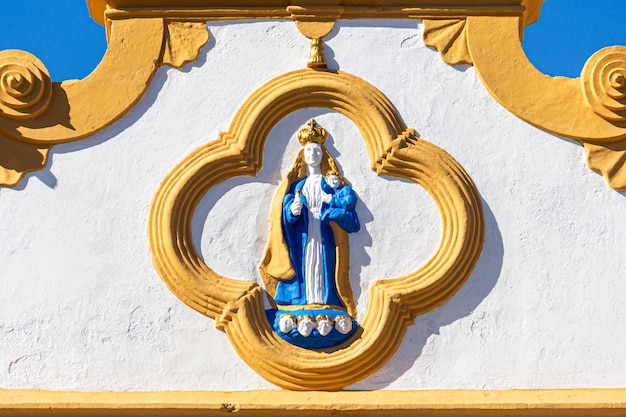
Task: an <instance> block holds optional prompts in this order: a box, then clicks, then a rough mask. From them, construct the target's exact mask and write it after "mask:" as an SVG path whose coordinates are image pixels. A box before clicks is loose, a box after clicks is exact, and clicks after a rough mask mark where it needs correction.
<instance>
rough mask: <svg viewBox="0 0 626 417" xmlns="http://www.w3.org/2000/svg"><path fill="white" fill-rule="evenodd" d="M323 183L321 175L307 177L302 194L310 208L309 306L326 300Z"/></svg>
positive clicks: (307, 252)
mask: <svg viewBox="0 0 626 417" xmlns="http://www.w3.org/2000/svg"><path fill="white" fill-rule="evenodd" d="M321 181H322V176H321V175H311V176H309V177H307V179H306V181H305V182H304V186H303V187H302V194H303V195H304V198H305V199H306V202H307V206H308V207H309V226H308V230H307V241H306V247H305V249H304V277H305V285H306V301H307V303H308V304H323V303H324V300H325V299H326V288H324V257H323V256H322V229H321V227H320V226H321V223H320V209H321V208H322V202H323V197H324V195H325V194H326V193H324V191H322V183H321Z"/></svg>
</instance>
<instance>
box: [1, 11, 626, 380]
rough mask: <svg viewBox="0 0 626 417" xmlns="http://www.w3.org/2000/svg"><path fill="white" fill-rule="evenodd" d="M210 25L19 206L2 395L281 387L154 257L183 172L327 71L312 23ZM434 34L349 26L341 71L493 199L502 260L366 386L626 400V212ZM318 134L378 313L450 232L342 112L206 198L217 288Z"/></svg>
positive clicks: (237, 270)
mask: <svg viewBox="0 0 626 417" xmlns="http://www.w3.org/2000/svg"><path fill="white" fill-rule="evenodd" d="M379 25H380V26H379ZM209 30H210V32H211V41H210V43H209V45H207V46H206V47H205V48H204V49H203V50H202V52H201V56H200V59H199V60H198V61H197V62H195V63H193V64H190V65H188V66H186V67H185V68H184V69H183V70H182V71H181V70H176V69H172V68H161V69H160V70H159V71H158V73H157V75H156V77H155V78H154V81H153V82H152V84H151V86H150V88H149V90H148V92H147V93H146V95H145V96H144V97H143V98H142V99H141V101H140V102H139V104H138V105H137V106H136V107H135V108H134V109H133V110H132V111H131V112H130V113H129V114H128V115H126V116H125V117H123V118H122V119H121V120H120V121H118V122H117V123H115V124H113V125H112V126H110V127H109V128H107V129H105V130H104V131H102V132H100V133H99V134H97V135H95V136H93V137H91V138H88V139H86V140H83V141H80V142H76V143H72V144H68V145H62V146H57V147H55V148H54V150H53V153H52V156H51V158H50V160H51V162H50V163H49V165H48V167H47V168H46V169H45V170H44V171H41V172H37V173H34V174H32V175H29V176H28V177H27V180H26V181H25V182H24V183H23V184H22V185H21V186H19V187H17V188H16V189H6V188H5V189H1V190H0V218H1V219H3V221H1V222H0V288H1V289H0V388H40V389H56V390H250V389H273V388H275V387H274V386H273V385H271V384H269V383H268V382H266V381H264V380H263V379H262V378H260V377H259V376H258V375H257V374H256V373H255V372H254V371H252V370H251V369H249V368H248V366H247V365H246V364H245V363H244V362H243V361H242V360H241V359H240V358H239V357H238V356H237V355H236V353H235V352H234V351H233V349H232V348H231V346H230V344H229V342H228V340H227V339H226V336H225V335H224V333H223V332H221V331H218V330H216V329H215V326H214V322H213V320H211V319H209V318H206V317H204V316H202V315H200V314H198V313H196V312H194V311H192V310H191V309H190V308H188V307H187V306H185V305H184V304H183V303H182V302H180V301H179V300H178V299H177V298H176V297H175V296H174V295H173V294H172V293H171V292H170V291H169V290H168V289H167V288H166V287H165V285H164V284H163V283H162V281H161V279H160V278H159V276H158V275H157V273H156V272H155V270H154V268H153V266H152V261H151V255H150V251H149V249H148V241H147V231H146V228H147V226H146V221H147V216H148V210H149V207H150V202H151V200H152V197H153V195H154V193H155V191H156V189H157V187H158V185H159V183H160V181H161V180H162V179H163V178H164V176H165V175H166V174H167V173H168V172H169V171H170V170H171V169H172V168H173V167H174V166H175V165H176V164H177V163H178V162H179V161H181V160H182V159H183V158H184V157H185V156H186V155H187V154H189V153H190V152H191V151H192V150H193V149H195V148H196V147H198V146H200V145H201V144H203V143H206V142H208V141H211V140H214V139H216V138H217V135H218V133H219V132H220V131H225V130H227V129H228V126H229V124H230V122H231V120H232V117H233V115H234V114H235V112H236V111H237V109H238V107H239V106H240V105H241V103H242V102H243V101H244V100H245V99H246V98H247V97H248V96H249V95H250V94H251V93H252V92H253V91H254V90H255V89H257V88H258V87H260V86H261V85H262V84H263V83H265V82H266V81H268V80H269V79H271V78H273V77H275V76H277V75H279V74H281V73H283V72H286V71H290V70H294V69H300V68H302V67H304V65H305V63H306V58H307V53H308V41H307V40H306V39H305V38H304V37H303V36H301V35H300V34H299V32H297V30H296V28H295V25H294V24H293V23H291V22H242V23H235V24H229V23H210V24H209ZM421 30H422V27H421V24H419V23H416V22H414V21H391V22H369V21H367V22H362V21H350V22H340V23H339V24H338V26H337V28H336V29H335V31H334V32H333V34H332V35H331V37H330V38H329V39H328V41H327V46H328V48H327V59H328V61H329V63H330V66H331V67H332V68H339V69H341V70H342V71H347V72H350V73H352V74H355V75H357V76H359V77H361V78H364V79H365V80H367V81H368V82H370V83H372V84H373V85H375V86H376V87H378V88H379V89H380V90H382V91H383V92H384V93H385V94H386V95H387V96H388V97H389V98H390V99H391V100H392V102H393V103H394V104H395V106H396V107H397V109H398V110H399V112H400V114H401V115H402V117H403V118H404V120H405V122H406V124H407V125H408V126H410V127H414V128H415V129H416V130H417V132H419V134H420V136H422V137H423V138H425V139H427V140H429V141H431V142H433V143H435V144H437V145H438V146H440V147H442V148H444V149H446V150H447V151H448V152H449V153H450V154H451V155H452V156H453V157H454V158H456V159H457V160H458V161H459V162H460V163H461V164H462V165H463V166H464V167H465V169H466V170H467V172H468V173H469V174H470V176H471V177H472V179H473V180H474V182H475V184H476V187H477V188H478V190H479V192H480V194H481V196H482V198H483V204H484V206H483V207H484V214H485V221H486V236H485V244H484V249H483V253H482V256H481V258H480V260H479V262H478V264H477V266H476V268H475V271H474V273H473V274H472V276H471V277H470V279H469V280H468V282H467V283H466V284H465V286H464V287H463V288H462V289H461V291H460V292H459V293H457V294H456V295H455V296H454V297H453V298H452V299H451V300H450V301H448V302H447V303H446V304H444V305H443V306H441V307H439V308H437V309H436V310H434V311H432V312H430V313H428V314H426V315H423V316H420V317H418V318H417V320H416V321H415V325H414V326H411V327H410V328H409V329H408V332H407V334H406V336H405V338H404V342H403V344H402V346H401V348H400V350H399V351H398V352H397V354H396V355H395V356H394V357H393V358H392V359H391V360H390V361H389V362H388V364H387V365H386V366H385V367H384V368H382V369H381V370H380V371H379V372H378V373H376V374H375V375H373V376H371V377H369V378H368V379H365V380H363V381H362V382H359V383H357V384H356V385H354V386H352V387H350V388H351V389H365V390H367V389H440V388H442V389H508V388H578V387H624V386H626V372H624V365H623V364H624V363H626V349H623V346H622V342H621V338H622V337H621V336H622V335H623V334H625V333H626V308H625V307H624V305H625V303H624V298H625V297H626V295H625V294H626V279H624V278H625V275H626V274H625V272H624V271H625V270H626V262H625V261H624V255H623V248H624V247H626V222H624V221H623V214H624V213H625V212H626V199H625V198H624V195H623V194H620V193H618V192H615V191H613V190H612V189H610V188H609V187H608V186H607V185H606V184H605V182H604V181H603V179H602V178H601V176H599V175H597V174H594V173H592V172H591V171H589V170H588V169H587V168H586V167H585V165H584V152H583V149H582V147H580V146H579V145H577V144H576V143H574V142H571V141H568V140H564V139H561V138H558V137H555V136H553V135H550V134H547V133H544V132H542V131H540V130H538V129H535V128H533V127H531V126H529V125H527V124H525V123H524V122H522V121H521V120H519V119H517V118H515V117H514V116H512V115H511V114H509V113H508V112H507V111H506V110H504V109H503V108H502V107H500V106H499V105H498V104H497V103H496V102H495V101H494V100H493V99H492V98H491V96H490V95H489V94H488V93H487V91H486V90H485V88H484V87H483V86H482V84H481V83H480V81H479V80H478V79H477V77H476V74H475V72H474V70H473V68H471V67H467V66H463V67H457V68H452V67H450V66H447V65H446V64H444V63H443V62H442V61H441V60H440V58H439V56H438V54H437V53H436V52H435V51H433V50H431V49H429V48H426V47H425V46H424V45H423V43H422V41H421ZM310 117H315V118H316V119H317V120H318V121H319V122H320V124H322V125H323V126H324V127H325V128H326V129H327V130H328V131H329V132H330V134H331V135H332V138H331V139H330V140H329V149H330V150H331V152H332V153H333V154H334V155H335V156H336V157H337V159H338V161H339V163H340V164H341V167H342V168H343V170H344V173H345V175H346V177H347V178H348V179H349V180H350V181H351V182H352V184H353V186H354V189H355V190H356V191H357V193H358V194H359V196H360V198H361V200H362V203H360V205H359V207H358V210H359V216H360V218H361V220H362V223H363V225H364V228H363V230H362V231H361V232H359V233H358V234H355V235H353V236H351V279H352V283H353V288H354V291H355V297H356V298H357V299H358V303H359V305H358V308H359V311H360V312H363V311H364V310H365V308H366V304H367V287H368V285H369V283H370V282H372V281H373V280H375V279H379V278H383V277H386V276H396V275H399V274H402V273H406V272H409V271H412V270H414V269H416V268H417V267H419V266H420V265H421V264H422V263H423V262H425V261H426V260H427V259H428V257H429V256H430V255H431V254H432V252H433V251H434V249H435V248H436V247H437V245H438V243H439V242H438V240H439V236H440V223H441V221H440V218H439V214H438V212H437V209H436V207H435V205H434V203H433V202H432V200H431V199H430V197H429V196H428V195H427V194H426V193H425V192H424V191H423V190H422V189H421V188H420V187H418V186H416V185H413V184H410V183H408V182H404V181H398V180H394V179H391V178H377V177H376V176H375V175H374V173H373V172H371V171H369V170H368V168H367V166H368V163H367V160H366V150H365V145H364V143H363V141H362V139H361V138H360V135H359V132H358V130H357V129H356V127H355V125H354V124H353V123H352V122H351V121H350V120H349V119H347V118H346V117H344V116H342V115H340V114H336V113H332V112H328V111H326V110H323V109H308V110H305V111H300V112H297V113H294V114H292V115H291V116H289V117H287V118H286V119H285V120H283V121H282V122H281V123H280V124H279V125H277V126H276V127H275V129H274V131H273V132H272V134H271V136H270V138H269V139H268V143H267V147H266V149H265V158H264V160H265V162H266V166H265V167H264V169H263V171H262V172H261V173H260V175H259V177H258V178H249V177H241V178H237V179H233V180H230V181H227V182H225V183H223V184H221V185H220V186H219V187H217V188H216V189H214V190H213V191H212V192H211V193H209V194H208V195H207V196H206V197H205V199H204V200H203V202H202V203H201V205H200V207H199V208H198V210H197V212H196V216H195V219H194V233H195V240H196V244H197V245H198V247H199V248H200V251H201V252H202V254H203V256H204V258H205V260H206V262H207V263H208V264H209V265H210V266H211V267H212V268H214V269H215V270H216V271H217V272H219V273H221V274H223V275H226V276H230V277H232V278H239V279H257V280H258V272H257V268H258V264H259V261H260V258H261V256H262V252H263V248H264V245H265V242H266V239H267V232H268V230H267V217H268V213H269V205H270V202H271V198H272V196H273V193H274V190H275V187H276V186H277V184H278V182H279V180H280V178H281V174H283V173H284V172H285V171H286V170H287V169H288V167H289V166H290V164H291V162H292V160H293V157H294V155H295V152H296V151H297V149H298V146H299V145H298V144H297V143H296V141H295V140H294V138H293V135H294V133H295V132H296V131H297V129H299V128H300V126H301V125H302V124H304V123H305V122H306V121H307V120H308V119H309V118H310Z"/></svg>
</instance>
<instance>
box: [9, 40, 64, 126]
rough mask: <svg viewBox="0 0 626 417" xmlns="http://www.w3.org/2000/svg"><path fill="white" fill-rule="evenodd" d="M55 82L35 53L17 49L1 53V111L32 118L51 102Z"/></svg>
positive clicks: (18, 117) (14, 115)
mask: <svg viewBox="0 0 626 417" xmlns="http://www.w3.org/2000/svg"><path fill="white" fill-rule="evenodd" d="M51 97H52V82H51V81H50V74H48V70H47V69H46V67H45V66H44V65H43V64H42V63H41V61H40V60H39V59H37V57H35V56H34V55H32V54H30V53H28V52H25V51H18V50H7V51H2V52H0V114H2V116H4V117H9V118H11V119H32V118H34V117H37V116H39V115H40V114H41V113H43V112H44V111H45V110H46V109H47V108H48V106H49V105H50V100H51Z"/></svg>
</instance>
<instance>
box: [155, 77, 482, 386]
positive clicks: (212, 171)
mask: <svg viewBox="0 0 626 417" xmlns="http://www.w3.org/2000/svg"><path fill="white" fill-rule="evenodd" d="M309 107H320V108H328V109H331V110H334V111H337V112H341V113H343V114H344V115H346V116H347V117H348V118H350V119H351V120H353V121H354V123H355V124H356V125H357V127H358V128H359V130H360V132H361V134H362V136H363V139H364V141H365V144H366V146H367V149H368V153H369V159H370V167H371V168H372V169H373V170H375V171H376V172H377V173H378V175H389V176H396V177H401V178H405V179H408V180H411V181H413V182H415V183H416V184H419V185H421V186H422V187H423V188H424V189H425V190H426V191H428V192H429V193H430V194H431V196H432V198H433V199H434V200H435V202H436V203H437V205H438V207H439V210H440V213H441V216H442V218H443V219H444V221H443V231H442V237H441V242H440V245H439V248H438V250H437V251H436V253H435V255H433V257H432V258H431V259H430V260H429V261H428V262H427V263H426V264H425V265H424V266H423V267H422V268H420V269H419V270H418V271H416V272H414V273H412V274H409V275H406V276H403V277H398V278H388V279H383V280H379V281H376V282H375V283H374V284H372V285H371V287H370V295H369V304H368V308H367V312H366V314H365V317H364V318H363V319H362V320H361V322H360V324H361V328H360V329H359V331H357V332H356V334H355V336H354V337H353V338H352V339H351V340H349V341H348V342H346V343H345V344H344V345H342V346H339V347H337V348H333V349H327V350H324V351H315V350H306V349H302V348H298V347H295V346H293V345H291V344H289V343H287V342H285V341H283V340H282V339H281V338H280V337H279V336H278V335H276V333H274V332H273V330H272V329H271V327H270V324H269V322H268V320H267V318H266V314H265V307H264V297H265V291H264V290H263V289H262V288H261V287H260V286H258V285H257V284H256V283H254V282H252V281H240V280H237V279H232V278H227V277H224V276H221V275H219V274H218V273H216V272H215V271H213V270H211V269H210V268H209V267H208V266H207V265H206V264H205V263H204V262H203V261H202V260H201V259H200V257H199V256H198V254H197V251H196V249H195V247H194V243H193V239H192V235H191V222H192V218H193V213H194V210H195V208H196V206H197V205H198V203H199V202H200V200H201V198H202V197H203V196H204V195H205V194H206V193H207V192H208V191H209V190H210V189H211V188H212V187H214V186H216V185H217V184H219V183H220V182H222V181H224V180H226V179H228V178H232V177H235V176H240V175H252V176H254V175H256V174H257V172H259V170H260V169H261V167H262V159H261V158H262V155H263V147H264V144H265V140H266V138H267V136H268V135H269V133H270V131H271V129H272V128H273V127H274V126H275V125H276V124H277V123H278V122H279V121H280V120H281V119H283V118H284V117H285V116H287V115H288V114H290V113H292V112H294V111H297V110H299V109H303V108H309ZM148 228H149V230H148V232H149V240H150V249H151V251H152V256H153V262H154V265H155V267H156V269H157V271H158V272H159V274H160V276H161V278H162V279H163V280H164V282H165V283H166V284H167V285H168V287H169V288H170V290H171V291H172V292H174V294H176V295H177V296H178V297H179V298H180V299H181V300H182V301H184V302H185V303H186V304H188V305H189V306H190V307H192V308H194V309H196V310H197V311H199V312H200V313H202V314H205V315H207V316H209V317H211V318H213V319H215V320H216V325H217V327H218V328H222V329H224V330H225V331H226V334H227V336H228V338H229V339H230V341H231V344H232V345H233V347H234V349H235V350H236V351H237V353H238V354H239V355H240V356H241V357H242V358H243V359H244V360H245V361H246V362H247V363H248V365H250V367H252V368H253V369H254V370H255V371H256V372H258V373H259V374H260V375H261V376H263V377H264V378H266V379H267V380H268V381H270V382H272V383H274V384H276V385H279V386H281V387H284V388H288V389H293V390H336V389H341V388H343V387H345V386H347V385H350V384H352V383H355V382H357V381H359V380H361V379H363V378H365V377H366V376H368V375H370V374H371V373H373V372H375V371H376V370H377V369H379V368H380V367H381V366H382V365H383V364H384V363H385V362H386V361H387V360H388V359H389V358H390V357H391V356H392V355H393V354H394V353H395V351H396V350H397V348H398V346H399V345H400V342H401V341H402V338H403V336H404V333H405V330H406V328H407V326H409V325H411V324H412V323H413V320H414V318H415V317H416V316H417V315H419V314H423V313H425V312H427V311H429V310H431V309H433V308H435V307H437V306H438V305H440V304H441V303H443V302H444V301H446V300H447V299H448V298H449V297H451V296H452V295H453V294H454V293H455V292H456V291H457V290H458V289H459V288H460V287H461V285H462V284H463V283H464V282H465V280H466V279H467V278H468V277H469V275H470V273H471V271H472V269H473V267H474V265H475V263H476V262H477V260H478V257H479V255H480V251H481V248H482V243H483V238H484V221H483V216H482V207H481V202H480V198H479V196H478V193H477V191H476V189H475V188H474V185H473V184H472V181H471V179H470V178H469V176H468V175H467V174H466V173H465V171H464V170H463V168H462V167H461V166H460V165H459V164H458V163H457V162H456V161H455V160H454V159H453V158H452V157H451V156H450V155H448V154H447V153H446V152H445V151H443V150H442V149H440V148H438V147H436V146H435V145H433V144H431V143H429V142H427V141H425V140H423V139H421V138H417V137H416V136H415V133H414V131H413V129H409V128H407V127H406V126H405V125H404V124H403V122H402V120H401V118H400V116H399V115H398V114H397V111H396V110H395V108H394V107H393V105H392V104H391V102H389V100H388V99H387V98H386V97H385V96H384V95H383V94H382V93H381V92H380V91H379V90H377V89H376V88H374V87H373V86H372V85H371V84H369V83H367V82H365V81H363V80H361V79H359V78H357V77H355V76H353V75H350V74H346V73H343V72H333V71H316V70H312V69H306V70H301V71H295V72H291V73H287V74H284V75H281V76H279V77H277V78H275V79H273V80H271V81H269V82H268V83H267V84H265V85H264V86H262V87H261V88H259V89H258V90H257V91H256V92H254V93H253V94H252V95H251V96H250V97H249V98H248V100H246V102H245V103H244V104H243V105H242V106H241V108H240V110H239V111H238V113H237V114H236V116H235V117H234V120H233V122H232V124H231V126H230V129H229V131H228V132H225V133H222V134H220V136H219V138H218V139H217V140H216V141H214V142H210V143H208V144H207V145H205V146H202V147H201V148H199V149H197V150H196V151H194V152H193V153H192V154H191V155H189V156H188V157H187V158H186V159H185V160H183V161H182V162H181V163H180V164H179V165H178V166H177V167H176V168H174V170H173V171H172V172H171V173H170V174H168V176H167V177H166V178H165V180H164V181H163V182H162V184H161V185H160V187H159V189H158V190H157V193H156V195H155V197H154V200H153V203H152V207H151V211H150V216H149V220H148ZM209 253H210V248H209Z"/></svg>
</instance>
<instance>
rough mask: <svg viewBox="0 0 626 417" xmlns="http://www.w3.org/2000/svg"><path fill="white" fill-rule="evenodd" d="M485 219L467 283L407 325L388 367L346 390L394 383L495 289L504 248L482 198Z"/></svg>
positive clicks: (498, 231) (368, 388) (498, 230)
mask: <svg viewBox="0 0 626 417" xmlns="http://www.w3.org/2000/svg"><path fill="white" fill-rule="evenodd" d="M481 201H482V205H483V213H484V217H485V242H484V245H483V251H482V253H481V256H480V259H479V260H478V263H477V264H476V267H475V268H474V272H473V273H472V275H471V276H470V277H469V278H468V280H467V282H466V283H465V284H464V285H463V287H462V288H461V289H460V290H459V292H457V293H456V294H455V295H454V296H453V297H452V298H451V299H450V300H448V301H447V302H446V303H445V304H443V305H442V306H439V307H437V308H436V309H435V310H433V311H431V312H429V313H427V314H426V315H423V316H418V317H417V318H416V319H415V323H414V324H413V326H409V328H408V329H407V332H406V334H405V335H404V339H403V341H402V344H401V345H400V348H399V349H398V351H397V352H396V354H395V355H394V356H393V357H392V358H391V360H390V361H389V362H387V364H386V365H385V366H384V367H382V368H381V369H380V370H379V371H378V372H376V373H375V374H374V375H372V376H371V377H369V378H367V379H365V380H364V381H361V382H359V383H357V384H354V385H352V386H350V387H348V389H349V390H377V389H382V388H385V387H387V386H388V385H390V384H391V383H393V382H394V381H396V380H397V379H398V378H400V377H401V376H402V375H403V374H404V373H406V372H407V371H408V370H409V369H411V368H412V367H413V365H414V363H415V361H416V360H417V359H418V358H419V357H420V355H421V354H422V351H423V349H424V346H425V345H426V342H427V341H428V339H429V338H430V337H431V336H433V335H438V334H439V330H440V329H441V328H442V327H445V326H447V325H449V324H451V323H453V322H455V321H457V320H459V319H461V318H463V317H466V316H469V315H470V314H471V313H472V312H473V311H474V309H476V307H478V306H479V305H480V304H481V302H482V301H483V300H484V299H485V298H486V297H487V295H489V293H490V292H491V290H492V289H493V288H494V287H495V285H496V282H497V281H498V277H499V276H500V271H501V270H502V260H503V257H504V245H503V243H502V235H501V233H500V229H499V228H498V223H497V221H496V218H495V217H494V215H493V213H492V211H491V209H490V208H489V205H488V204H487V202H486V201H485V200H484V199H482V198H481Z"/></svg>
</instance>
